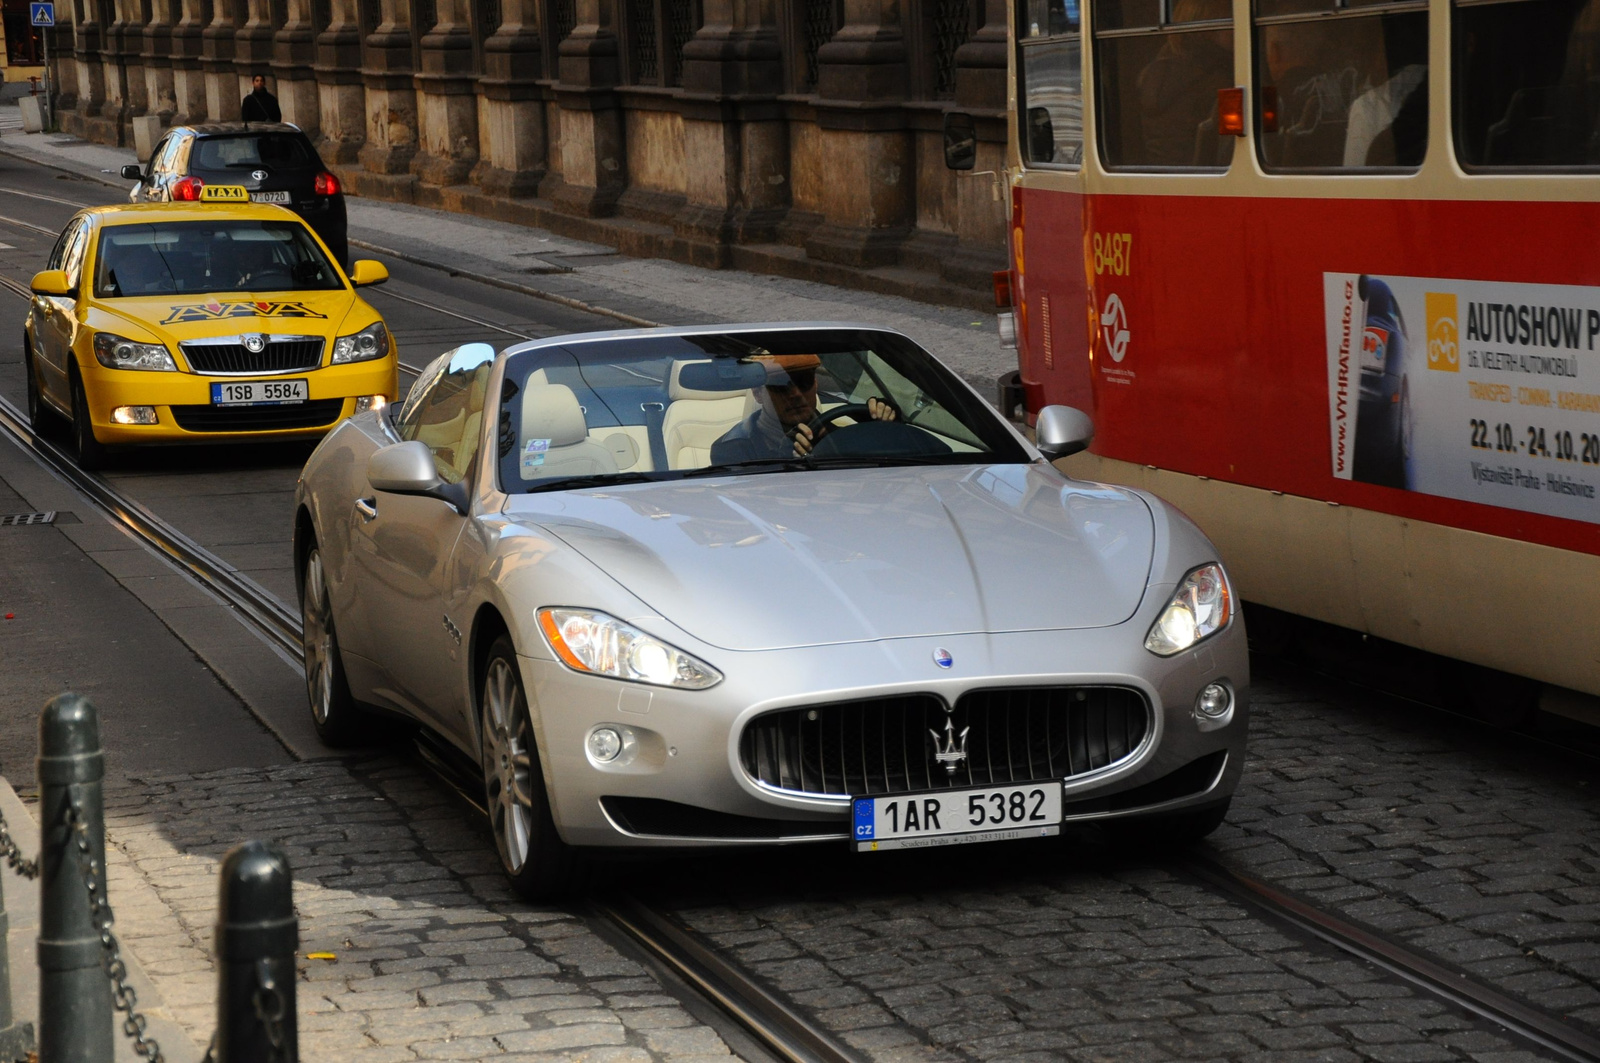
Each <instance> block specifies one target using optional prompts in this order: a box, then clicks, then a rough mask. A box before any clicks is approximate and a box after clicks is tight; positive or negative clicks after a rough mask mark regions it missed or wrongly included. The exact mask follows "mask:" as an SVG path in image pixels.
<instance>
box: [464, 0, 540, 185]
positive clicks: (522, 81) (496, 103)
mask: <svg viewBox="0 0 1600 1063" xmlns="http://www.w3.org/2000/svg"><path fill="white" fill-rule="evenodd" d="M500 7H501V11H500V14H501V23H500V28H499V29H497V30H496V31H495V32H494V35H493V36H491V37H490V38H489V39H488V40H486V41H484V42H483V76H482V77H481V78H479V79H478V88H479V93H480V94H479V96H478V165H477V166H476V167H475V168H474V169H473V171H472V182H473V183H474V184H476V185H478V186H479V187H480V188H482V189H483V190H484V191H485V192H490V193H492V194H495V195H502V196H531V195H533V194H534V192H535V191H536V190H537V189H538V187H539V182H540V181H542V180H544V176H545V174H546V173H547V172H548V170H549V151H550V140H549V132H548V130H547V128H546V125H545V105H544V93H543V91H542V90H541V89H540V86H539V84H538V82H539V79H540V78H542V77H543V76H544V56H543V51H544V49H543V47H542V42H541V41H540V36H539V9H538V5H537V3H536V2H535V0H501V5H500Z"/></svg>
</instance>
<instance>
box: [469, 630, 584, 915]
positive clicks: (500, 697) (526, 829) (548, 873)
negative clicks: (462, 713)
mask: <svg viewBox="0 0 1600 1063" xmlns="http://www.w3.org/2000/svg"><path fill="white" fill-rule="evenodd" d="M479 712H480V716H481V719H480V725H481V727H482V732H481V738H482V748H483V788H484V797H485V798H486V799H487V801H486V803H487V804H488V807H489V825H490V827H491V828H492V830H493V832H494V843H495V848H496V849H498V850H499V851H500V862H501V864H502V865H503V866H504V867H505V869H506V874H507V875H508V876H509V877H510V879H511V886H512V888H513V889H515V890H516V891H517V893H519V894H521V895H522V897H523V898H524V899H526V900H530V901H546V900H554V899H557V898H559V897H562V896H565V895H567V894H569V893H571V892H572V891H573V890H574V889H576V888H577V887H578V886H580V885H581V884H582V878H583V872H584V868H585V861H584V860H583V859H582V856H581V854H580V853H579V852H578V851H577V850H575V849H573V848H572V846H570V845H568V844H567V843H566V842H564V841H562V840H561V836H560V834H558V833H557V832H556V824H555V820H554V819H553V818H552V817H551V815H550V801H549V797H548V795H547V794H546V793H545V788H544V773H543V771H542V770H540V767H539V749H538V746H537V744H536V743H535V741H534V737H533V720H532V717H531V716H530V715H529V713H528V698H527V695H526V694H525V693H524V692H523V688H522V675H521V673H520V672H519V671H518V669H517V655H516V651H515V650H513V649H512V646H511V640H510V639H509V638H507V637H506V636H504V635H502V636H500V637H499V638H498V639H496V640H495V642H494V645H493V646H491V647H490V648H489V661H488V665H487V666H486V667H485V668H484V672H483V690H482V694H481V696H480V698H479Z"/></svg>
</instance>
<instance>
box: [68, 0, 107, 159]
mask: <svg viewBox="0 0 1600 1063" xmlns="http://www.w3.org/2000/svg"><path fill="white" fill-rule="evenodd" d="M79 3H80V5H81V6H80V8H79V10H80V11H81V12H82V13H83V19H82V21H80V22H79V23H78V24H77V29H76V32H75V33H74V34H73V41H72V60H73V65H74V66H76V67H77V70H78V91H77V94H76V95H77V100H76V103H75V105H74V107H73V109H72V111H71V112H70V113H69V112H66V111H64V110H62V109H61V108H59V107H58V108H57V109H56V116H57V121H58V122H59V124H60V125H61V128H62V129H64V130H66V131H67V132H68V133H73V134H75V135H77V136H80V137H81V136H86V135H87V134H88V132H89V118H90V116H91V115H98V114H99V111H100V108H101V107H102V106H104V104H105V102H106V76H105V67H104V66H103V65H101V62H100V44H101V34H102V31H103V30H104V29H105V25H104V24H103V23H102V22H101V21H100V14H101V10H102V9H101V6H100V4H101V0H79Z"/></svg>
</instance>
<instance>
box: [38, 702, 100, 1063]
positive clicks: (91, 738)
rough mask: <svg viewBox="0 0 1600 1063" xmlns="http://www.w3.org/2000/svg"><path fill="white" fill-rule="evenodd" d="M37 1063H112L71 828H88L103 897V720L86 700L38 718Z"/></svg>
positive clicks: (96, 953)
mask: <svg viewBox="0 0 1600 1063" xmlns="http://www.w3.org/2000/svg"><path fill="white" fill-rule="evenodd" d="M38 765H39V767H38V775H39V869H40V878H39V891H40V900H39V908H40V910H39V1063H103V1061H105V1060H109V1059H110V1058H111V1057H112V1048H113V1044H112V1030H111V983H110V982H109V981H108V980H107V979H106V973H105V957H104V954H103V952H102V951H101V945H100V933H99V931H98V930H96V929H95V924H94V917H93V914H92V913H91V911H90V908H89V889H88V886H87V884H86V883H85V881H84V875H83V872H82V870H81V865H80V864H79V851H78V835H77V832H76V831H75V830H74V829H73V827H72V826H71V824H70V822H69V816H70V815H71V810H72V807H73V802H74V799H76V801H77V805H78V807H79V809H80V810H81V813H82V815H83V819H84V823H85V825H86V828H87V838H88V845H89V857H90V859H92V860H93V861H94V869H95V870H94V876H95V878H96V879H97V880H98V883H97V884H98V888H99V890H100V896H102V897H104V896H105V888H106V829H105V805H104V801H103V798H102V796H101V792H100V780H101V778H102V777H103V776H104V775H105V761H104V759H103V757H102V756H101V753H100V717H99V715H98V714H97V713H96V712H95V709H94V706H93V705H91V704H90V703H89V699H87V698H84V697H80V696H78V695H77V694H60V695H57V696H56V697H54V698H51V699H50V702H49V704H47V705H45V707H44V712H43V713H41V714H40V716H39V761H38Z"/></svg>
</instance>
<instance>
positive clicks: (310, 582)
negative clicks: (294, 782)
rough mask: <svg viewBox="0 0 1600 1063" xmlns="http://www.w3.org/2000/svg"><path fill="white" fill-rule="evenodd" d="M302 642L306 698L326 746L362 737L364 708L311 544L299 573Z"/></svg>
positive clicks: (319, 556)
mask: <svg viewBox="0 0 1600 1063" xmlns="http://www.w3.org/2000/svg"><path fill="white" fill-rule="evenodd" d="M300 586H301V593H300V620H301V622H300V643H301V646H302V647H304V653H305V662H306V700H307V701H308V702H309V703H310V705H311V722H312V724H313V725H315V726H316V728H317V737H318V738H320V739H322V741H323V743H324V744H325V745H329V746H345V745H350V744H351V743H353V742H355V741H356V740H357V738H358V736H359V731H360V729H361V728H360V725H361V722H362V721H361V710H360V709H359V708H358V707H357V705H356V700H355V698H354V697H353V696H352V695H351V693H350V683H349V681H348V679H346V677H345V674H344V660H343V658H341V657H340V655H339V637H338V635H336V634H335V633H334V630H333V603H332V601H330V600H329V598H328V578H327V574H326V573H325V572H324V571H323V568H322V551H321V550H319V549H317V546H316V544H314V543H313V544H312V546H311V549H310V550H309V551H308V552H307V553H306V560H305V568H304V569H303V570H302V572H301V574H300Z"/></svg>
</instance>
